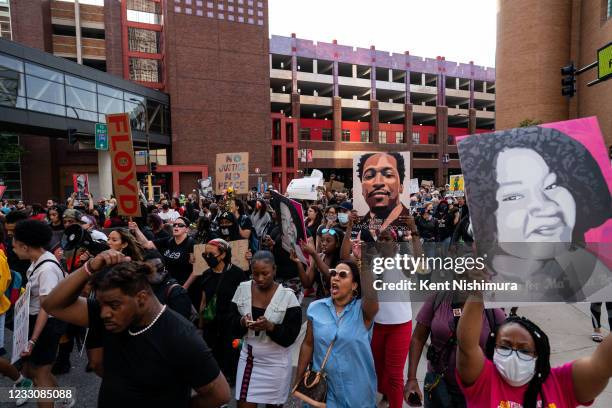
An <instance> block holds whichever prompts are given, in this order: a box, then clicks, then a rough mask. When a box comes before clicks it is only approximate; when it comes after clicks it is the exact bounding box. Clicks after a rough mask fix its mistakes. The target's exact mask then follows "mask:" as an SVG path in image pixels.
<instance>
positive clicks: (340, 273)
mask: <svg viewBox="0 0 612 408" xmlns="http://www.w3.org/2000/svg"><path fill="white" fill-rule="evenodd" d="M336 275H337V276H338V277H339V278H340V279H346V277H347V276H348V272H347V271H337V270H335V269H330V270H329V276H330V277H331V278H333V277H334V276H336Z"/></svg>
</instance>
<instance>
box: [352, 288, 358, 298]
mask: <svg viewBox="0 0 612 408" xmlns="http://www.w3.org/2000/svg"><path fill="white" fill-rule="evenodd" d="M357 295H359V292H357V289H353V297H354V298H356V297H357Z"/></svg>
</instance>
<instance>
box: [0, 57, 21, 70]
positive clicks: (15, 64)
mask: <svg viewBox="0 0 612 408" xmlns="http://www.w3.org/2000/svg"><path fill="white" fill-rule="evenodd" d="M0 67H6V68H10V69H12V70H13V71H17V72H23V62H21V61H19V60H18V59H15V58H11V57H8V56H6V55H2V54H0Z"/></svg>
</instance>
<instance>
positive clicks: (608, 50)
mask: <svg viewBox="0 0 612 408" xmlns="http://www.w3.org/2000/svg"><path fill="white" fill-rule="evenodd" d="M611 77H612V42H611V43H609V44H608V45H606V46H605V47H602V48H600V49H599V50H597V78H598V79H599V80H600V81H603V80H605V79H609V78H611Z"/></svg>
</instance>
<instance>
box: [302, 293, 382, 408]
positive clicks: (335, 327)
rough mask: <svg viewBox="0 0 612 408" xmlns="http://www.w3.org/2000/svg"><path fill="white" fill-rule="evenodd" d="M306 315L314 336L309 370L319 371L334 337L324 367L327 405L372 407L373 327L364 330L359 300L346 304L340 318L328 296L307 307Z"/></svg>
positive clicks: (374, 373)
mask: <svg viewBox="0 0 612 408" xmlns="http://www.w3.org/2000/svg"><path fill="white" fill-rule="evenodd" d="M307 316H308V319H309V320H310V321H311V322H312V329H313V337H314V350H313V370H316V371H318V370H319V367H321V364H322V363H323V359H324V358H325V353H326V352H327V349H328V347H329V344H330V343H331V341H332V340H333V339H334V336H336V333H337V335H338V337H337V338H336V342H335V343H334V346H333V348H332V351H331V353H330V356H329V359H328V360H327V364H326V366H325V372H326V373H327V383H328V390H327V406H328V407H329V408H374V407H376V371H375V370H374V357H373V356H372V349H371V347H370V341H371V340H372V326H373V325H372V326H370V329H366V327H365V324H364V322H363V311H362V309H361V299H355V300H353V301H352V302H351V303H349V304H348V305H346V307H345V308H344V310H343V311H342V313H341V314H340V316H336V308H335V306H334V303H333V302H332V299H331V298H330V297H328V298H325V299H320V300H317V301H316V302H313V303H311V304H310V306H309V307H308V312H307ZM340 319H342V320H340Z"/></svg>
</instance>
